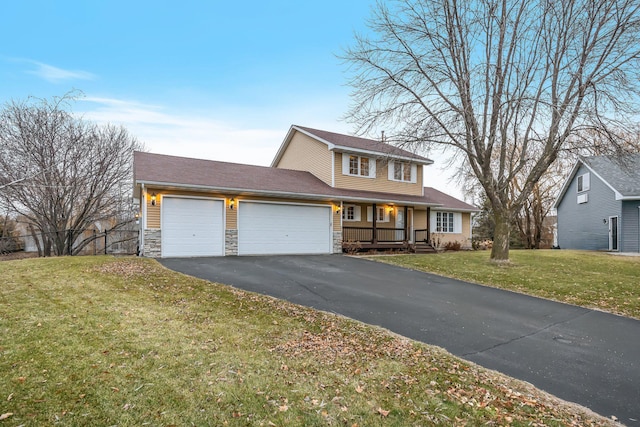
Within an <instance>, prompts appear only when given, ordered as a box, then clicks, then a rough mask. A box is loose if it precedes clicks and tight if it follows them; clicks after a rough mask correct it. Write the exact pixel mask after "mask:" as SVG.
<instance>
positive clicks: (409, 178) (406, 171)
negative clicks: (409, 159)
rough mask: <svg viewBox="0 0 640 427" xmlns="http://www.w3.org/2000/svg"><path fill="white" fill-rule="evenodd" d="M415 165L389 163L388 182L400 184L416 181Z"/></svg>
mask: <svg viewBox="0 0 640 427" xmlns="http://www.w3.org/2000/svg"><path fill="white" fill-rule="evenodd" d="M417 174H418V168H417V165H413V164H411V163H406V162H389V180H390V181H400V182H411V183H415V182H416V181H417Z"/></svg>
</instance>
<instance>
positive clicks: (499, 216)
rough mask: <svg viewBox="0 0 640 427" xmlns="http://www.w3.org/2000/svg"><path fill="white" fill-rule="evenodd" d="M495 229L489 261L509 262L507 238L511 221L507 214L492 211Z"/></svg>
mask: <svg viewBox="0 0 640 427" xmlns="http://www.w3.org/2000/svg"><path fill="white" fill-rule="evenodd" d="M494 220H495V224H496V228H495V231H494V236H493V247H492V248H491V261H495V262H509V238H510V233H511V221H510V220H509V215H508V214H507V213H502V212H496V211H494Z"/></svg>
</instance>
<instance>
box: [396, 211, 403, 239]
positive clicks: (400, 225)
mask: <svg viewBox="0 0 640 427" xmlns="http://www.w3.org/2000/svg"><path fill="white" fill-rule="evenodd" d="M404 224H405V222H404V209H402V210H400V208H396V241H398V242H401V241H404ZM399 229H402V231H401V230H399Z"/></svg>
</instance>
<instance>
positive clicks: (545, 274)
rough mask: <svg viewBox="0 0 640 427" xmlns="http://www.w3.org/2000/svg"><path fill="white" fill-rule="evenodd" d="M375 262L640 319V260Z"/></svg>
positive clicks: (528, 256)
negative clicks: (506, 262)
mask: <svg viewBox="0 0 640 427" xmlns="http://www.w3.org/2000/svg"><path fill="white" fill-rule="evenodd" d="M489 255H490V254H489V251H460V252H445V253H440V254H436V255H433V254H427V255H398V256H384V257H374V258H375V259H376V260H379V261H383V262H388V263H391V264H395V265H400V266H404V267H409V268H413V269H416V270H421V271H427V272H432V273H436V274H440V275H443V276H448V277H454V278H457V279H462V280H466V281H471V282H474V283H481V284H485V285H489V286H494V287H498V288H502V289H509V290H513V291H517V292H523V293H526V294H530V295H536V296H540V297H543V298H549V299H553V300H556V301H563V302H568V303H571V304H576V305H581V306H584V307H590V308H597V309H600V310H605V311H609V312H612V313H616V314H620V315H623V316H629V317H635V318H640V281H639V278H640V257H627V256H615V255H610V254H607V253H601V252H582V251H570V250H512V251H511V252H510V260H511V262H510V263H509V264H495V263H492V262H491V261H490V260H489Z"/></svg>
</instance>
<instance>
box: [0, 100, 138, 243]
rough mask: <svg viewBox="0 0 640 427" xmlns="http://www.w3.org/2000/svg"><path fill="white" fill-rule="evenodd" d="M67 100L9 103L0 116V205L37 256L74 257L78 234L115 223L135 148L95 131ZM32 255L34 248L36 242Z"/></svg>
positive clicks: (112, 130) (118, 131)
mask: <svg viewBox="0 0 640 427" xmlns="http://www.w3.org/2000/svg"><path fill="white" fill-rule="evenodd" d="M74 99H75V94H73V93H72V94H67V95H65V96H63V97H56V98H53V99H52V100H38V99H29V100H28V101H26V102H11V103H8V104H7V105H5V107H4V109H3V110H2V111H1V112H0V142H1V145H0V178H1V180H0V182H2V183H6V184H3V186H2V188H1V191H0V199H1V200H2V201H3V204H4V205H5V206H6V207H8V208H9V209H10V210H11V211H13V212H15V213H16V214H17V215H19V216H20V218H21V219H22V220H23V221H24V222H26V223H27V224H28V225H29V227H30V230H31V233H32V235H33V236H34V237H35V236H36V235H37V234H39V235H40V238H41V240H42V242H41V243H42V250H43V253H42V254H43V255H48V250H47V248H48V247H51V248H52V249H53V251H54V253H55V254H56V255H71V254H75V253H77V252H78V251H79V250H80V249H82V246H83V245H84V243H83V242H84V241H83V239H82V238H81V236H82V233H83V232H84V231H85V230H87V229H89V228H92V227H93V226H94V225H95V224H96V223H99V222H100V221H104V220H108V219H114V218H118V219H122V218H120V217H121V216H122V214H123V213H124V212H126V211H128V210H130V205H131V204H130V203H128V202H127V200H128V199H129V196H130V194H131V190H130V188H131V185H132V158H133V156H132V153H133V151H134V150H137V149H140V148H141V146H140V144H139V143H138V142H137V141H136V140H135V139H134V138H132V137H131V136H129V134H128V132H127V131H126V130H125V129H124V128H122V127H117V126H112V125H106V126H97V125H95V124H93V123H90V122H86V121H83V120H81V119H79V118H77V117H75V116H74V115H73V114H72V113H71V112H70V111H68V110H69V107H70V103H71V102H72V101H73V100H74ZM38 247H39V250H40V243H38Z"/></svg>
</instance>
